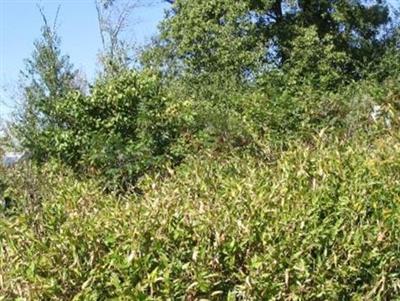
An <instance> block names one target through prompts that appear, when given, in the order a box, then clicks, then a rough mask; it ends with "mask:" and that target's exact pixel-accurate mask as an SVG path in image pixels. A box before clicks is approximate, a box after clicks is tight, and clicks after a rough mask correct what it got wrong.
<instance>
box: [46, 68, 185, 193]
mask: <svg viewBox="0 0 400 301" xmlns="http://www.w3.org/2000/svg"><path fill="white" fill-rule="evenodd" d="M168 105H169V103H168V99H167V98H166V97H164V96H163V95H162V93H161V86H160V85H159V81H158V80H157V77H156V76H154V75H151V74H145V73H138V72H134V71H127V72H124V73H122V74H119V75H118V76H115V77H112V78H104V79H101V80H99V81H98V82H97V83H96V84H95V85H94V87H93V88H92V91H91V93H90V95H88V96H86V95H84V94H82V93H81V92H79V91H74V92H71V93H69V94H68V95H66V96H65V97H63V98H59V99H58V100H57V102H56V103H55V104H54V108H53V110H52V116H54V117H55V118H56V119H57V120H58V122H57V124H56V125H52V126H48V127H47V128H46V129H44V130H43V131H42V132H41V133H40V137H39V138H40V139H41V140H42V142H43V143H42V145H43V146H45V147H43V149H44V151H42V156H41V157H40V158H38V159H39V160H41V161H43V160H44V161H46V160H49V159H57V160H59V161H61V162H62V163H64V164H66V165H67V166H71V167H73V169H75V170H77V171H79V172H89V173H93V174H96V175H101V176H102V177H103V178H104V179H105V180H106V185H110V186H112V187H114V188H118V187H125V188H126V186H127V185H129V184H132V183H134V182H135V181H136V179H137V178H138V177H139V176H140V175H142V174H143V173H144V172H145V171H147V170H148V169H150V168H152V167H154V166H155V165H157V164H159V162H160V161H163V160H165V159H166V158H168V149H169V146H170V144H171V142H172V141H173V140H174V138H175V136H176V130H175V129H174V127H176V126H178V122H177V121H175V120H174V118H175V116H174V115H173V114H169V113H168V112H167V111H166V110H167V106H168Z"/></svg>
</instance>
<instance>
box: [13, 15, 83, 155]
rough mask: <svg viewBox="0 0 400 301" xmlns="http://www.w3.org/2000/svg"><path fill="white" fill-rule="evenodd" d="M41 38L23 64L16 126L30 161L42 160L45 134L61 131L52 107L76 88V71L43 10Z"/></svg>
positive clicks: (55, 20) (45, 139) (45, 140)
mask: <svg viewBox="0 0 400 301" xmlns="http://www.w3.org/2000/svg"><path fill="white" fill-rule="evenodd" d="M39 11H40V14H41V16H42V19H43V26H42V28H41V38H40V39H38V40H37V41H35V43H34V51H33V53H32V56H31V58H29V59H27V60H26V61H25V70H22V71H21V75H22V81H21V90H22V98H23V99H22V105H23V107H22V111H21V113H20V114H19V115H18V116H17V121H16V124H15V130H16V135H17V137H18V139H19V141H20V143H21V146H22V147H24V148H26V149H28V150H30V151H31V152H32V155H33V158H34V159H38V160H43V159H45V153H46V152H45V149H46V148H47V147H48V145H47V144H48V143H49V141H48V139H51V137H48V136H47V133H48V130H49V129H50V128H54V127H62V126H63V124H62V123H61V122H60V120H59V119H58V118H57V115H56V110H55V106H56V104H57V101H59V99H60V98H62V97H64V96H65V95H67V94H68V93H69V92H70V91H72V90H75V89H77V88H78V84H77V82H76V80H75V76H76V74H77V71H76V70H75V69H74V68H73V65H72V64H71V63H70V61H69V56H67V55H63V54H62V53H61V48H60V44H61V40H60V38H59V36H58V35H57V32H56V26H57V17H58V13H59V10H58V11H57V14H56V17H55V19H54V21H53V24H52V25H50V24H49V22H48V19H47V17H46V15H45V14H44V11H43V9H42V8H40V7H39Z"/></svg>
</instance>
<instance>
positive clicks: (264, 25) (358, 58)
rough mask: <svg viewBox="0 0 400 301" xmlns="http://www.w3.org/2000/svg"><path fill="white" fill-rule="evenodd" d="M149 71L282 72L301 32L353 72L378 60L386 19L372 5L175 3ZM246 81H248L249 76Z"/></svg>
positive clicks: (382, 6)
mask: <svg viewBox="0 0 400 301" xmlns="http://www.w3.org/2000/svg"><path fill="white" fill-rule="evenodd" d="M173 2H174V3H173V6H172V8H171V10H170V13H169V17H168V18H167V19H166V20H165V21H164V22H163V23H162V25H161V33H160V36H159V38H158V40H157V42H156V44H155V47H154V48H153V49H152V51H151V52H149V53H148V54H147V56H145V58H146V59H145V62H146V64H151V63H153V66H157V65H160V64H161V66H162V68H161V69H162V70H164V71H165V70H168V71H169V72H170V74H172V73H174V74H179V75H182V74H187V73H190V74H196V75H199V74H210V73H212V72H214V71H215V70H219V71H221V72H223V73H225V74H234V75H235V76H239V77H242V78H244V79H248V78H249V74H250V75H251V74H256V73H257V72H259V71H260V70H265V69H267V70H269V69H270V67H271V66H275V67H278V68H280V67H282V66H283V65H284V64H285V63H286V61H287V60H288V59H289V58H290V55H291V53H292V47H293V43H292V41H293V40H294V39H296V38H297V37H298V35H299V34H301V33H302V32H304V31H302V30H299V29H301V28H309V27H313V28H315V30H316V32H317V34H318V38H319V39H321V40H323V39H324V38H325V37H329V38H330V39H331V40H332V41H333V47H334V50H335V51H338V52H344V53H345V54H346V55H347V56H349V58H350V60H351V62H352V66H350V65H348V64H347V65H346V66H344V67H343V72H346V73H353V75H354V76H355V77H356V76H357V74H355V70H356V67H357V66H358V65H363V64H365V62H373V61H376V60H378V59H379V57H380V55H381V54H382V53H383V50H384V49H385V46H386V43H387V40H388V39H390V37H388V36H387V35H386V36H385V35H382V30H384V26H385V25H387V24H389V22H390V16H389V9H388V5H387V4H386V2H385V1H381V0H376V1H368V4H367V3H366V2H365V1H361V0H297V1H293V0H287V1H283V0H274V1H273V0H267V1H265V0H264V1H263V0H243V1H234V0H220V1H210V0H199V1H189V0H176V1H173ZM250 78H251V76H250Z"/></svg>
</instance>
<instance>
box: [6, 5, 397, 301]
mask: <svg viewBox="0 0 400 301" xmlns="http://www.w3.org/2000/svg"><path fill="white" fill-rule="evenodd" d="M117 2H118V1H106V6H105V9H109V7H112V5H116V4H115V3H117ZM174 2H175V4H174V6H173V8H172V10H171V15H170V16H169V17H167V18H166V19H165V20H164V21H163V23H162V24H161V27H160V29H161V33H160V36H159V37H158V40H157V41H156V42H155V43H154V44H153V45H152V46H151V47H150V48H148V49H146V50H145V51H144V52H143V53H142V57H141V68H137V69H135V70H133V69H131V68H128V67H127V66H123V65H118V64H117V63H120V62H118V61H112V63H113V64H111V65H109V66H108V67H109V68H110V69H107V70H108V71H107V72H106V73H105V74H102V75H101V76H100V77H99V78H98V79H97V80H96V81H95V83H94V84H93V85H92V86H91V87H90V89H89V91H84V90H82V89H80V88H79V87H77V86H76V85H75V82H74V72H73V70H72V67H71V66H70V65H69V64H68V63H67V62H68V59H67V57H64V56H61V54H60V49H59V40H58V38H57V36H56V35H55V34H54V33H53V32H52V31H51V28H50V27H48V26H47V25H46V26H45V27H44V28H43V37H42V40H40V41H39V42H38V43H37V44H36V50H35V52H34V55H33V60H31V61H29V62H28V63H29V64H28V65H29V66H28V67H29V68H28V72H27V74H28V76H27V78H30V79H31V81H30V82H29V81H28V82H29V83H28V84H27V85H26V86H25V87H24V90H23V95H24V97H25V98H24V100H25V106H24V108H23V110H22V111H21V112H20V114H19V119H17V120H16V122H15V123H14V124H13V125H12V126H11V128H10V132H11V133H13V134H14V135H15V138H16V139H17V141H18V144H19V145H20V146H22V147H23V148H24V149H26V150H29V152H30V154H31V160H30V161H29V162H24V163H22V164H19V165H17V166H15V167H13V168H8V169H5V168H1V170H0V193H1V198H2V200H3V201H2V204H1V206H0V301H3V300H4V301H5V300H188V301H190V300H229V301H233V300H396V299H398V298H400V231H398V226H399V223H400V156H399V154H400V139H399V138H400V134H399V133H400V132H399V129H400V77H399V74H400V52H399V38H398V36H396V33H395V32H396V26H397V25H396V26H395V23H396V22H394V23H391V24H392V25H393V28H389V11H388V10H387V8H386V9H385V7H384V4H382V3H383V2H382V1H378V2H379V3H378V4H376V5H375V6H373V5H370V6H367V5H364V2H363V1H316V2H314V1H310V3H314V4H315V3H317V4H318V5H310V6H307V5H306V4H307V3H309V2H307V1H290V2H288V4H287V5H291V4H290V3H292V4H293V3H298V5H297V6H296V7H295V8H293V10H288V11H287V12H286V13H284V14H283V13H282V12H280V11H279V9H277V5H276V3H279V5H281V4H282V3H283V2H282V1H272V2H271V3H275V5H271V3H270V2H268V1H236V0H224V1H206V0H204V1H197V2H195V1H187V0H177V1H174ZM267 2H268V3H267ZM282 5H283V4H282ZM278 8H279V7H278ZM286 9H288V7H287V8H286ZM296 9H297V10H296ZM324 10H325V13H324V14H323V12H324ZM264 13H265V15H263V14H264ZM271 16H275V18H280V19H279V20H280V21H279V22H280V23H279V24H278V23H275V22H273V21H271V20H272V19H269V18H271ZM371 16H373V18H372V17H371ZM257 18H259V19H257ZM268 20H269V21H268ZM256 21H257V22H256ZM325 25H326V26H325ZM328 25H329V26H328ZM384 25H387V26H388V28H387V30H386V31H385V30H384V29H385V28H383V26H384ZM343 28H344V29H346V28H350V29H352V30H350V31H341V29H343ZM382 33H385V35H383V34H382ZM268 41H269V42H270V43H276V44H274V45H271V44H268V43H267V42H268ZM265 45H268V46H265ZM268 47H271V48H268ZM367 62H368V64H367ZM60 66H61V67H60ZM38 79H40V80H38Z"/></svg>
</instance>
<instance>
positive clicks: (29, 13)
mask: <svg viewBox="0 0 400 301" xmlns="http://www.w3.org/2000/svg"><path fill="white" fill-rule="evenodd" d="M158 2H159V4H155V5H153V6H151V7H142V8H138V9H136V10H135V11H134V13H133V14H132V22H131V24H132V26H130V28H128V31H127V35H128V34H129V36H127V38H128V39H129V40H132V41H135V42H136V43H138V44H142V43H145V42H148V41H149V40H150V38H151V36H152V35H154V34H155V33H156V32H157V24H158V23H159V21H160V20H161V19H162V18H163V16H164V10H165V9H166V8H167V7H168V4H166V3H162V1H161V0H159V1H158ZM38 4H40V5H41V6H42V7H43V8H44V10H45V13H46V15H47V16H48V18H49V19H50V20H52V19H53V17H54V15H55V13H56V11H57V8H58V6H59V5H61V9H60V14H59V18H58V33H59V35H60V36H61V39H62V50H63V53H65V54H68V55H69V56H70V58H71V62H72V63H73V64H74V66H75V67H77V68H79V69H81V70H83V71H84V72H85V74H86V76H87V78H88V79H89V80H90V79H92V78H93V77H94V75H95V72H96V65H97V54H98V51H99V49H100V47H101V42H100V35H99V31H98V23H97V15H96V9H95V6H94V0H41V1H40V0H0V119H4V118H9V114H10V111H11V110H12V109H13V107H14V106H15V102H14V98H16V96H15V93H16V83H17V80H18V77H19V71H20V70H21V69H23V67H24V62H23V61H24V59H25V58H29V57H30V55H31V53H32V50H33V42H34V40H35V39H36V38H38V37H39V36H40V27H41V25H42V19H41V16H40V13H39V11H38V8H37V5H38Z"/></svg>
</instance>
